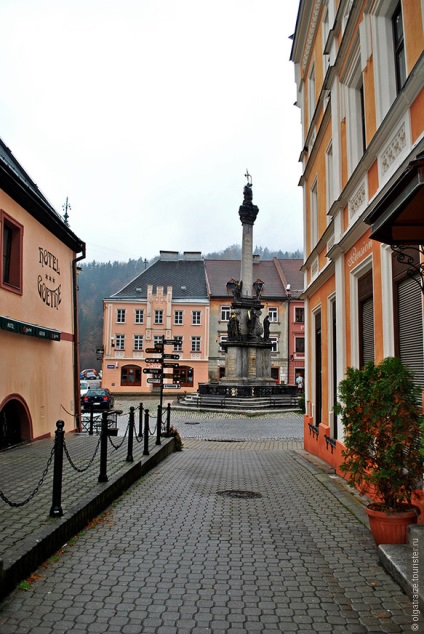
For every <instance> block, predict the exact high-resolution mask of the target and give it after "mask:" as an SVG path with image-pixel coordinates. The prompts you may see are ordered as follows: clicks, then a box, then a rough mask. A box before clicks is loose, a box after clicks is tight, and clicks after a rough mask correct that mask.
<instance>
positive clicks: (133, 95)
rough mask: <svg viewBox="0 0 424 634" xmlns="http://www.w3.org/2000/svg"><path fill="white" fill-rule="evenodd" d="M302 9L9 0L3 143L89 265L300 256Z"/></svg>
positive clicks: (133, 0)
mask: <svg viewBox="0 0 424 634" xmlns="http://www.w3.org/2000/svg"><path fill="white" fill-rule="evenodd" d="M298 4H299V2H298V0H214V1H211V0H210V1H209V2H208V1H206V0H119V2H117V1H116V0H113V1H111V0H1V2H0V24H1V25H2V37H1V40H0V53H1V61H0V81H1V91H0V122H1V124H0V136H1V137H2V139H3V141H4V142H5V143H6V145H8V146H9V147H10V149H11V150H12V152H13V153H14V155H15V156H16V158H17V159H18V161H20V162H21V164H22V165H23V167H24V168H25V169H26V170H27V172H28V173H29V175H30V176H31V177H32V178H33V180H34V181H35V182H36V183H37V184H38V186H39V187H40V189H41V191H42V192H43V194H44V195H45V196H46V197H47V198H48V199H49V200H50V202H51V203H52V205H53V206H54V207H55V209H56V210H57V211H58V212H59V213H62V205H63V204H64V202H65V200H66V196H68V197H69V202H70V204H71V211H70V225H71V228H72V229H73V231H75V233H77V235H78V236H79V237H80V238H82V239H83V240H85V241H86V243H87V258H88V260H93V259H95V260H98V261H107V260H109V259H111V260H127V259H129V258H138V257H143V258H144V257H147V258H151V257H153V256H154V255H156V254H158V252H159V250H160V249H171V250H179V251H183V250H187V251H190V250H196V251H202V252H203V253H207V252H210V251H218V250H221V249H224V248H225V247H226V246H228V245H229V244H233V243H240V241H241V225H240V221H239V218H238V207H239V205H240V204H241V202H242V192H243V186H244V184H245V178H244V173H245V171H246V168H248V169H249V172H250V174H252V177H253V200H254V203H255V204H257V205H258V206H259V210H260V213H259V216H258V218H257V220H256V224H255V228H254V242H255V244H258V245H261V246H263V247H265V246H268V247H269V248H271V249H283V250H290V251H291V250H295V249H297V248H302V236H303V229H302V195H301V190H300V188H299V187H298V181H299V177H300V173H301V172H300V165H299V163H298V161H297V159H298V156H299V154H300V150H301V130H300V114H299V110H298V109H297V108H296V107H295V106H294V105H293V103H294V102H295V100H296V89H295V83H294V70H293V66H292V64H291V63H290V62H289V55H290V48H291V40H289V36H290V35H291V34H292V33H293V32H294V28H295V21H296V14H297V8H298Z"/></svg>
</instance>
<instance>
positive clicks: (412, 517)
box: [365, 504, 420, 546]
mask: <svg viewBox="0 0 424 634" xmlns="http://www.w3.org/2000/svg"><path fill="white" fill-rule="evenodd" d="M365 511H366V513H367V515H368V519H369V523H370V529H371V533H372V536H373V537H374V540H375V543H376V544H377V546H379V545H380V544H406V543H407V538H408V526H409V525H410V524H416V523H417V519H418V515H419V514H420V510H419V508H417V507H416V506H412V505H411V504H405V510H404V511H400V512H397V513H387V512H386V511H381V510H378V505H377V504H373V505H370V506H368V507H367V508H366V509H365Z"/></svg>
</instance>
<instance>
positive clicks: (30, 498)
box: [0, 445, 55, 508]
mask: <svg viewBox="0 0 424 634" xmlns="http://www.w3.org/2000/svg"><path fill="white" fill-rule="evenodd" d="M54 448H55V446H54V445H53V447H52V449H51V452H50V456H49V458H48V460H47V464H46V467H45V469H44V471H43V475H42V476H41V478H40V480H39V481H38V484H37V486H36V487H35V489H34V490H33V491H32V493H30V495H29V496H28V497H27V498H26V499H25V500H23V501H22V502H12V501H11V500H9V498H8V497H7V496H6V495H5V494H4V493H3V492H2V491H0V498H1V499H2V500H3V502H6V504H8V505H9V506H11V507H13V508H19V507H21V506H25V504H28V502H31V500H32V499H33V498H34V497H35V496H36V495H37V493H38V491H39V490H40V488H41V487H42V485H43V482H44V480H45V478H46V476H47V473H48V471H49V468H50V465H51V463H52V461H53V456H54Z"/></svg>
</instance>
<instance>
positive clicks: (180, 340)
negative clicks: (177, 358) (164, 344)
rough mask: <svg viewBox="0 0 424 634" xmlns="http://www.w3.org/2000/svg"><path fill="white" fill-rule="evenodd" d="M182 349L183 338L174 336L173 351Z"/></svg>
mask: <svg viewBox="0 0 424 634" xmlns="http://www.w3.org/2000/svg"><path fill="white" fill-rule="evenodd" d="M182 349H183V338H182V337H174V352H182Z"/></svg>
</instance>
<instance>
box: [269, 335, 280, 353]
mask: <svg viewBox="0 0 424 634" xmlns="http://www.w3.org/2000/svg"><path fill="white" fill-rule="evenodd" d="M269 340H270V341H271V343H272V348H271V353H277V352H278V351H279V343H280V340H279V338H278V337H270V338H269Z"/></svg>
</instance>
